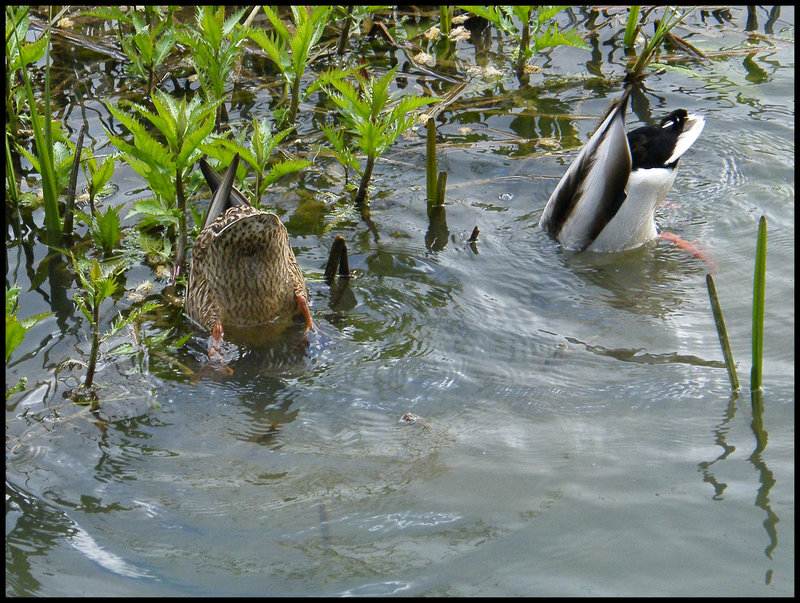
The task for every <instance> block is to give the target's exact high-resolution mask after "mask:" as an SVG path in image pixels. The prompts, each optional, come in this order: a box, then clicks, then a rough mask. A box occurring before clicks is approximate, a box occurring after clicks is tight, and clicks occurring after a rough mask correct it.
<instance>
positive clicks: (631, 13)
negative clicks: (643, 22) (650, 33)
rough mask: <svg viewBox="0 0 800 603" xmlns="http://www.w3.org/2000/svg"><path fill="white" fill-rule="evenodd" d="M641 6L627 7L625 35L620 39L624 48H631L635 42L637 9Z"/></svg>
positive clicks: (637, 29) (637, 27) (637, 26)
mask: <svg viewBox="0 0 800 603" xmlns="http://www.w3.org/2000/svg"><path fill="white" fill-rule="evenodd" d="M640 9H641V6H639V5H633V6H631V7H629V8H628V20H627V22H626V23H625V36H624V37H623V39H622V45H623V46H624V47H625V48H632V47H633V44H634V42H636V36H637V35H638V34H639V29H640V27H641V26H640V24H639V10H640Z"/></svg>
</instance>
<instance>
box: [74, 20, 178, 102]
mask: <svg viewBox="0 0 800 603" xmlns="http://www.w3.org/2000/svg"><path fill="white" fill-rule="evenodd" d="M175 10H176V7H167V8H166V9H164V8H162V7H159V6H143V7H141V8H139V9H136V8H130V7H129V10H127V11H124V12H123V11H122V10H121V9H120V8H119V7H117V6H110V7H100V8H96V9H92V10H90V11H86V12H85V13H84V14H87V15H91V16H95V17H102V18H105V19H108V20H110V21H112V22H116V24H117V34H118V36H119V43H120V47H121V48H122V51H123V52H124V53H125V55H126V56H127V57H128V61H127V62H126V63H125V70H126V71H127V72H128V73H129V74H131V75H134V76H137V77H139V78H141V79H142V80H144V81H145V82H147V93H148V94H150V93H152V91H153V88H154V87H155V86H156V84H157V83H158V80H160V78H157V77H156V70H157V69H158V68H159V67H160V66H161V65H162V64H163V63H164V61H165V60H166V59H167V57H168V56H169V55H170V53H171V52H172V49H173V48H174V46H175V43H176V42H177V35H176V32H175V28H174V26H173V24H172V15H173V13H174V12H175ZM123 23H125V24H127V25H128V26H129V27H130V28H131V29H132V30H133V31H132V32H130V33H126V32H123V30H122V27H121V24H123Z"/></svg>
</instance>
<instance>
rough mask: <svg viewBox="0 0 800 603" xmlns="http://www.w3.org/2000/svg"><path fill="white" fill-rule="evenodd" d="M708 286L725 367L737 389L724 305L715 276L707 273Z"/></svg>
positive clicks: (736, 377) (732, 387) (733, 389)
mask: <svg viewBox="0 0 800 603" xmlns="http://www.w3.org/2000/svg"><path fill="white" fill-rule="evenodd" d="M706 287H707V288H708V297H709V299H710V300H711V312H712V313H713V315H714V324H715V325H716V326H717V335H718V336H719V343H720V346H722V357H723V359H724V360H725V368H726V369H727V370H728V379H729V380H730V382H731V390H732V391H736V390H737V389H739V378H738V376H737V375H736V364H735V363H734V361H733V353H732V352H731V344H730V340H729V339H728V330H727V329H726V328H725V318H724V317H723V316H722V307H721V306H720V303H719V297H718V296H717V287H716V285H715V284H714V277H713V276H711V275H710V274H706Z"/></svg>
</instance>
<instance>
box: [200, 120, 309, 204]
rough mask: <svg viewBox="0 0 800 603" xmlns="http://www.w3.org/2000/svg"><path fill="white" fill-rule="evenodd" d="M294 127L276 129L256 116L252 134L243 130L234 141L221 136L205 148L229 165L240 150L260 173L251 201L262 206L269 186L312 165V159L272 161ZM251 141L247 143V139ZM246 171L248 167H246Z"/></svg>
mask: <svg viewBox="0 0 800 603" xmlns="http://www.w3.org/2000/svg"><path fill="white" fill-rule="evenodd" d="M293 129H294V126H289V127H288V128H284V129H283V130H280V131H279V132H275V133H273V132H272V128H271V127H270V125H269V121H268V120H267V119H266V118H264V119H261V120H259V119H256V118H255V117H254V118H253V130H252V133H251V132H250V131H249V130H245V129H242V130H240V131H239V134H238V136H237V137H236V139H234V140H229V139H227V138H220V139H219V140H218V141H217V142H218V144H215V145H208V146H204V147H203V148H204V150H207V151H208V154H209V155H211V156H212V157H215V158H216V159H219V160H220V161H221V162H222V163H224V164H225V165H229V164H230V162H231V160H232V159H233V156H234V155H235V154H236V153H238V154H239V155H240V156H241V158H242V159H244V160H245V161H246V162H247V163H249V164H250V165H251V166H252V167H253V169H254V170H255V172H256V186H255V191H254V192H253V194H252V198H251V202H252V204H253V205H254V206H255V207H261V197H263V196H264V193H265V192H266V190H267V187H268V186H269V185H270V184H272V183H273V182H275V181H276V180H277V179H278V178H280V177H281V176H286V175H287V174H291V173H294V172H297V171H299V170H302V169H303V168H305V167H308V166H309V165H310V164H311V162H310V161H309V160H308V159H284V160H281V161H277V162H272V166H271V167H270V163H271V160H272V154H273V151H274V150H275V148H276V147H277V146H278V144H280V142H281V141H282V140H284V139H285V138H286V137H287V136H288V135H289V134H290V133H291V132H292V130H293ZM246 138H247V139H249V143H248V144H247V146H245V139H246ZM241 169H242V170H243V171H246V168H245V167H244V166H242V168H241Z"/></svg>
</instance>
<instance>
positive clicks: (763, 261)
mask: <svg viewBox="0 0 800 603" xmlns="http://www.w3.org/2000/svg"><path fill="white" fill-rule="evenodd" d="M766 272H767V219H766V218H765V217H764V216H761V219H760V220H759V221H758V239H757V242H756V264H755V274H754V276H753V347H752V353H753V355H752V363H753V366H752V368H751V370H750V391H751V392H753V391H757V390H760V389H761V367H762V364H763V359H764V295H765V290H766Z"/></svg>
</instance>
